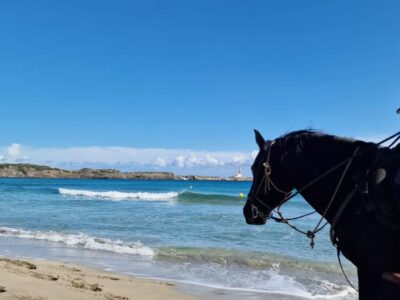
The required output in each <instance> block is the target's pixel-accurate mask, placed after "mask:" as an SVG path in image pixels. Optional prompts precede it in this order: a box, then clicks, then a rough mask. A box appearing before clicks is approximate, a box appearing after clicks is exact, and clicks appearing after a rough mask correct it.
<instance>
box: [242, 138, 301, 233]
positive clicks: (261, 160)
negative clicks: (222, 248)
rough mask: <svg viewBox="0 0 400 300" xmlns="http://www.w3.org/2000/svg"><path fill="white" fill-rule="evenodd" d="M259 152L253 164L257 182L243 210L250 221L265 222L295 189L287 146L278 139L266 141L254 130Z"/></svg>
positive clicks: (253, 184) (252, 222)
mask: <svg viewBox="0 0 400 300" xmlns="http://www.w3.org/2000/svg"><path fill="white" fill-rule="evenodd" d="M254 132H255V136H256V142H257V144H258V147H259V152H258V154H257V156H256V158H255V160H254V163H253V165H252V166H251V171H252V174H253V183H252V186H251V188H250V191H249V193H248V196H247V201H246V204H245V206H244V208H243V214H244V217H245V219H246V222H247V224H254V225H263V224H265V223H266V221H267V219H268V217H269V216H270V215H271V213H272V211H273V210H274V209H275V208H276V207H278V206H280V205H281V204H282V203H284V202H285V200H286V199H287V198H288V197H289V195H290V193H291V191H292V190H293V188H294V187H293V185H292V184H291V183H290V180H289V176H288V174H289V173H288V168H287V166H286V164H285V159H284V153H285V149H283V148H282V147H281V146H280V143H279V142H277V141H266V140H265V139H264V138H263V137H262V135H261V134H260V133H259V132H258V131H257V130H254Z"/></svg>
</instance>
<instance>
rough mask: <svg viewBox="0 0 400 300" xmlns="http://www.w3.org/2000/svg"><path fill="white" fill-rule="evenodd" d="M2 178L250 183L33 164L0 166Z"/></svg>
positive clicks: (240, 179)
mask: <svg viewBox="0 0 400 300" xmlns="http://www.w3.org/2000/svg"><path fill="white" fill-rule="evenodd" d="M0 177H2V178H82V179H132V180H135V179H136V180H140V179H147V180H211V181H251V180H252V178H250V177H236V176H231V177H218V176H197V175H189V176H180V175H175V174H174V173H172V172H122V171H119V170H116V169H91V168H83V169H79V170H64V169H59V168H52V167H49V166H43V165H33V164H0Z"/></svg>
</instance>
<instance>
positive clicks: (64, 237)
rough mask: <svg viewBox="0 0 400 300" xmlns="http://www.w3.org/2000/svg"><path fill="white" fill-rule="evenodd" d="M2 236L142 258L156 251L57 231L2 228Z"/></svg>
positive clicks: (0, 232) (134, 243)
mask: <svg viewBox="0 0 400 300" xmlns="http://www.w3.org/2000/svg"><path fill="white" fill-rule="evenodd" d="M0 236H2V237H16V238H22V239H34V240H43V241H48V242H57V243H62V244H64V245H67V246H72V247H80V248H84V249H90V250H102V251H107V252H115V253H123V254H133V255H142V256H153V255H154V251H153V249H151V248H150V247H146V246H144V245H143V244H142V243H141V242H139V241H136V242H123V241H121V240H111V239H107V238H99V237H94V236H90V235H87V234H84V233H79V234H69V233H62V232H56V231H45V232H43V231H29V230H23V229H15V228H9V227H0Z"/></svg>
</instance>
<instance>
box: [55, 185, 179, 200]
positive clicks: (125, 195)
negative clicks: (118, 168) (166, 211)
mask: <svg viewBox="0 0 400 300" xmlns="http://www.w3.org/2000/svg"><path fill="white" fill-rule="evenodd" d="M58 192H59V193H60V194H61V195H69V196H82V197H92V198H107V199H111V200H116V201H118V200H135V199H136V200H149V201H171V200H173V199H174V198H176V197H178V196H179V192H166V193H147V192H135V193H133V192H118V191H106V192H100V191H86V190H73V189H65V188H59V189H58Z"/></svg>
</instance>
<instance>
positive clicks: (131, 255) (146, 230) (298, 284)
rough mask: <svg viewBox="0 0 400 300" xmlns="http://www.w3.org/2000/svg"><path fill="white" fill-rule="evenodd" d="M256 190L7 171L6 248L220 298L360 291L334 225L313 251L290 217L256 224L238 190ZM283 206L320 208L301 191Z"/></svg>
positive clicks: (1, 208) (297, 210)
mask: <svg viewBox="0 0 400 300" xmlns="http://www.w3.org/2000/svg"><path fill="white" fill-rule="evenodd" d="M249 188H250V183H249V182H209V181H144V180H143V181H141V180H138V181H131V180H92V179H90V180H84V179H0V255H1V256H9V257H30V258H40V259H50V260H58V261H66V262H74V263H81V264H85V265H89V266H95V267H99V268H102V269H104V270H108V271H112V272H117V273H123V274H128V275H134V276H139V277H149V278H157V279H166V280H172V281H175V282H181V283H185V284H189V285H192V286H196V287H197V288H199V287H200V288H201V287H204V288H207V289H208V290H209V291H211V292H210V294H209V298H215V299H218V296H216V295H217V294H216V293H215V291H216V290H218V291H225V292H226V293H228V294H229V293H230V294H231V295H235V294H238V293H247V295H252V296H253V297H254V299H256V298H257V297H260V299H263V297H265V295H266V294H270V295H281V296H282V297H292V296H293V297H297V298H305V299H355V298H356V294H355V292H354V291H352V289H351V288H349V287H348V286H347V284H346V282H345V280H344V278H343V276H342V274H341V271H340V268H339V266H338V264H337V261H336V252H335V249H334V248H333V247H332V246H331V244H330V242H329V239H328V233H327V230H325V231H324V232H322V233H320V234H319V235H318V236H317V239H316V245H315V248H314V249H311V248H310V246H309V242H308V240H307V238H305V237H303V236H301V235H299V234H298V233H296V232H294V231H293V230H291V229H290V228H288V227H287V226H285V225H283V224H277V223H275V222H272V221H270V222H268V223H267V224H266V225H265V226H250V225H247V224H246V223H245V221H244V218H243V215H242V207H243V205H244V202H245V199H244V198H240V197H239V194H240V193H244V194H245V195H246V194H247V192H248V190H249ZM283 210H284V212H285V214H287V215H288V216H297V215H300V214H303V213H306V212H309V211H311V208H310V207H309V206H308V204H307V203H306V202H305V201H304V200H302V199H301V198H295V199H292V200H291V201H290V203H288V204H287V205H286V206H285V207H284V209H283ZM317 221H318V216H317V215H312V216H310V217H307V218H305V219H302V220H299V221H297V222H296V225H297V226H299V227H301V228H303V229H311V228H313V226H315V223H316V222H317ZM345 269H346V272H347V273H348V274H349V276H350V278H351V279H352V280H353V281H355V280H356V274H355V270H354V268H353V267H352V266H351V265H350V264H348V263H345ZM212 291H214V293H213V292H212ZM285 299H286V298H285ZM287 299H289V298H287Z"/></svg>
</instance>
